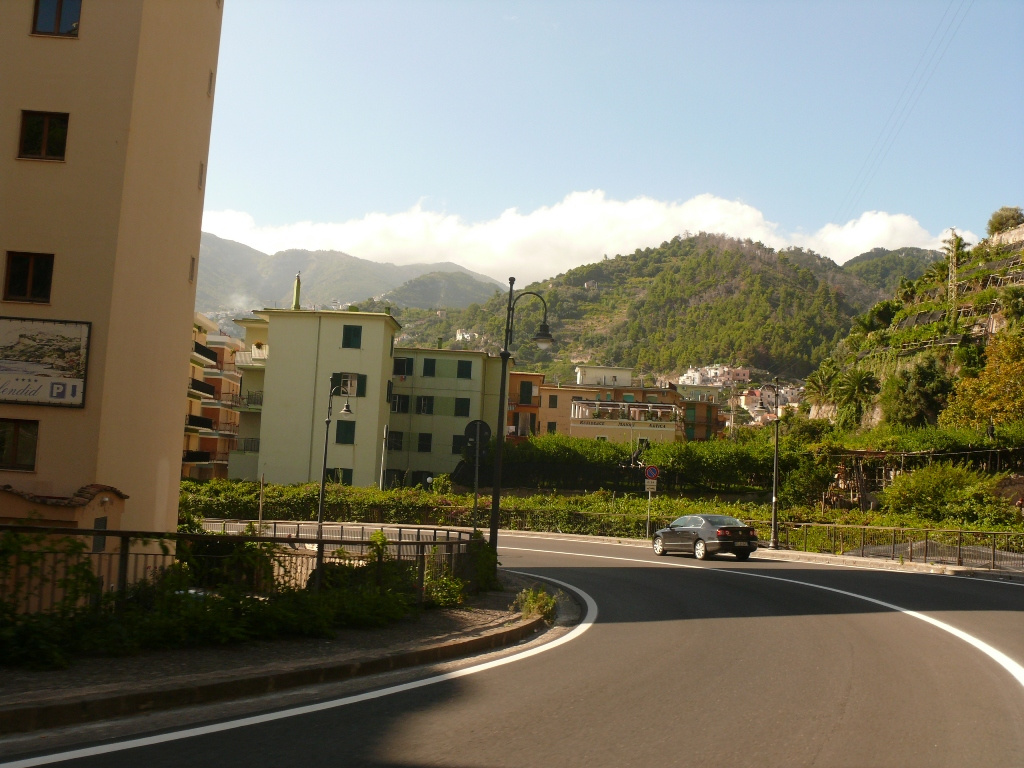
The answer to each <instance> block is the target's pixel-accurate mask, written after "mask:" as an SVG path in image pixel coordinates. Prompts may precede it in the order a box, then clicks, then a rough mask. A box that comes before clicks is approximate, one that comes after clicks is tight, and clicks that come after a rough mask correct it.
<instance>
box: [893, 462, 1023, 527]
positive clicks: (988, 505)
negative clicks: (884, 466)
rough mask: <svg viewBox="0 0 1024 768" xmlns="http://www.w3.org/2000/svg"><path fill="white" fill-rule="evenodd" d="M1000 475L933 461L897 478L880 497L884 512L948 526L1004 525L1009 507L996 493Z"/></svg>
mask: <svg viewBox="0 0 1024 768" xmlns="http://www.w3.org/2000/svg"><path fill="white" fill-rule="evenodd" d="M1000 479H1001V478H1000V476H996V475H985V474H983V473H981V472H976V471H974V470H972V469H969V468H967V467H965V466H960V465H956V464H947V463H941V462H936V463H934V464H931V465H929V466H927V467H921V468H920V469H918V470H915V471H914V472H908V473H905V474H902V475H899V476H897V477H896V478H895V479H894V480H893V483H892V485H891V486H889V487H888V488H887V489H886V490H885V491H884V492H883V493H882V495H881V501H882V509H883V511H884V512H887V513H890V514H893V515H898V516H901V517H916V518H920V519H924V520H931V521H935V522H943V523H946V524H949V525H962V524H968V525H970V524H977V523H982V524H986V525H1006V524H1009V523H1011V522H1012V521H1013V519H1014V517H1015V516H1014V511H1013V509H1012V507H1011V506H1010V504H1009V503H1008V502H1007V501H1006V500H1005V499H1003V498H1001V497H1000V496H998V495H997V494H996V491H995V488H996V484H997V483H998V482H999V480H1000Z"/></svg>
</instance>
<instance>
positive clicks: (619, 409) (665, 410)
mask: <svg viewBox="0 0 1024 768" xmlns="http://www.w3.org/2000/svg"><path fill="white" fill-rule="evenodd" d="M570 418H571V419H573V420H574V421H583V420H587V421H594V420H610V421H634V422H635V421H657V422H668V421H682V420H683V412H682V411H681V410H680V409H679V408H678V407H676V406H674V405H670V404H667V403H619V402H614V403H613V402H607V401H601V400H576V401H573V404H572V412H571V414H570Z"/></svg>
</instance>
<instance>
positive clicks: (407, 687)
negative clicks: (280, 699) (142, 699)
mask: <svg viewBox="0 0 1024 768" xmlns="http://www.w3.org/2000/svg"><path fill="white" fill-rule="evenodd" d="M514 573H522V574H523V575H524V576H531V577H533V578H535V579H540V580H541V581H549V582H551V583H553V584H557V585H558V586H560V587H564V588H565V589H568V590H571V591H572V592H575V593H576V594H577V595H579V596H580V597H581V598H582V599H583V602H584V603H585V604H586V606H587V612H586V615H584V617H583V620H582V621H581V622H580V623H579V624H578V625H577V626H576V627H575V628H573V630H572V631H571V632H569V633H568V634H565V635H563V636H562V637H560V638H558V639H557V640H552V641H551V642H550V643H545V644H544V645H539V646H537V647H536V648H531V649H530V650H528V651H521V652H520V653H517V654H514V655H512V656H505V657H503V658H500V659H494V660H493V661H488V662H484V663H483V664H476V665H474V666H472V667H466V668H465V669H457V670H455V671H454V672H445V673H444V674H443V675H435V676H434V677H427V678H424V679H422V680H414V681H412V682H409V683H402V684H401V685H393V686H390V687H388V688H381V689H379V690H376V691H367V692H366V693H360V694H357V695H355V696H346V697H344V698H341V699H333V700H331V701H321V702H319V703H317V704H307V705H305V706H302V707H293V708H291V709H283V710H281V711H279V712H270V713H267V714H263V715H254V716H252V717H243V718H240V719H238V720H228V721H226V722H223V723H214V724H212V725H203V726H199V727H197V728H187V729H185V730H181V731H173V732H170V733H161V734H158V735H156V736H145V737H143V738H139V739H130V740H128V741H121V742H116V743H113V744H101V745H99V746H95V747H85V748H83V749H74V750H71V751H68V752H57V753H54V754H51V755H42V756H40V757H29V758H25V759H24V760H15V761H13V762H9V763H0V766H3V768H30V766H36V765H50V764H52V763H61V762H64V761H66V760H77V759H78V758H82V757H94V756H96V755H106V754H110V753H111V752H122V751H124V750H128V749H136V748H138V747H147V746H151V745H153V744H163V743H166V742H168V741H177V740H179V739H190V738H193V737H195V736H205V735H207V734H211V733H219V732H221V731H230V730H234V729H235V728H246V727H248V726H250V725H260V724H261V723H269V722H273V721H274V720H284V719H286V718H289V717H298V716H300V715H309V714H312V713H314V712H323V711H325V710H328V709H335V708H337V707H344V706H348V705H349V704H358V703H360V702H363V701H370V700H372V699H379V698H382V697H384V696H390V695H391V694H394V693H402V692H404V691H411V690H415V689H416V688H423V687H425V686H428V685H434V684H435V683H442V682H445V681H446V680H455V679H457V678H460V677H466V676H467V675H473V674H476V673H477V672H483V671H485V670H488V669H493V668H494V667H500V666H503V665H505V664H511V663H512V662H514V661H521V660H522V659H526V658H529V657H530V656H536V655H537V654H539V653H544V652H545V651H550V650H551V649H552V648H557V647H558V646H560V645H564V644H565V643H568V642H570V641H572V640H575V639H576V638H577V637H579V636H580V635H582V634H583V633H584V632H586V631H587V630H588V629H590V628H591V627H592V626H593V625H594V622H595V621H596V620H597V603H596V602H595V601H594V598H592V597H591V596H590V595H588V594H587V593H586V592H584V591H583V590H582V589H580V588H579V587H574V586H573V585H572V584H567V583H566V582H564V581H558V580H557V579H552V578H548V577H547V576H538V575H536V574H532V573H524V572H523V571H514Z"/></svg>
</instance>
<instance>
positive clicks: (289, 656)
mask: <svg viewBox="0 0 1024 768" xmlns="http://www.w3.org/2000/svg"><path fill="white" fill-rule="evenodd" d="M502 581H503V583H504V585H505V590H504V591H502V592H489V593H484V594H481V595H478V596H475V597H473V598H471V599H470V600H468V601H467V603H466V605H465V606H464V607H462V608H457V609H435V610H428V611H424V612H423V613H422V614H421V615H420V616H419V617H417V618H416V619H415V620H409V621H402V622H398V623H396V624H393V625H390V626H387V627H382V628H379V629H370V630H342V631H339V632H338V634H337V636H336V637H335V638H333V639H329V640H327V639H299V640H281V641H275V642H250V643H243V644H238V645H232V646H221V647H213V648H210V647H207V648H190V649H179V650H173V651H155V652H147V653H142V654H139V655H138V656H132V657H117V658H88V659H81V660H76V662H75V663H74V664H73V665H72V666H71V667H70V668H68V669H64V670H48V671H34V670H23V669H11V668H5V669H4V670H3V674H2V675H0V736H3V735H9V734H15V733H25V732H29V731H37V730H41V729H50V728H57V727H61V726H67V725H76V724H81V723H88V722H93V721H98V720H105V719H109V718H115V717H123V716H128V715H135V714H139V713H148V712H155V711H159V710H166V709H173V708H176V707H184V706H192V705H196V704H207V703H210V702H217V701H227V700H230V699H239V698H244V697H250V696H259V695H262V694H268V693H274V692H279V691H283V690H286V689H290V688H297V687H300V686H308V685H319V684H323V683H328V682H337V681H342V680H346V679H349V678H353V677H358V676H365V675H372V674H376V673H379V672H385V671H389V670H395V669H401V668H405V667H413V666H417V665H421V664H429V663H436V662H439V661H444V660H450V659H456V658H459V657H464V656H470V655H472V654H475V653H479V652H481V651H486V650H489V649H494V648H499V647H502V646H509V645H513V644H515V643H518V642H520V641H521V640H523V639H525V638H528V637H530V636H531V635H533V634H535V633H537V632H539V631H541V630H543V629H545V624H544V621H543V619H540V618H531V619H525V620H524V619H523V618H522V617H521V616H520V615H519V614H518V613H516V612H515V611H512V610H509V604H510V603H511V602H512V601H513V599H514V598H515V595H516V593H517V592H518V591H519V590H520V589H522V588H524V587H525V586H528V585H529V584H530V583H533V581H532V580H529V579H525V578H523V577H520V576H517V575H513V574H506V573H503V574H502ZM552 591H553V590H552ZM564 599H565V600H569V601H570V602H571V598H564ZM573 613H574V611H573V609H572V608H571V607H566V608H565V609H564V610H563V608H562V607H561V606H560V611H559V615H560V619H561V618H562V616H563V614H564V615H565V616H568V617H569V620H571V618H572V615H573ZM575 613H578V611H576V612H575ZM559 623H562V621H560V622H559Z"/></svg>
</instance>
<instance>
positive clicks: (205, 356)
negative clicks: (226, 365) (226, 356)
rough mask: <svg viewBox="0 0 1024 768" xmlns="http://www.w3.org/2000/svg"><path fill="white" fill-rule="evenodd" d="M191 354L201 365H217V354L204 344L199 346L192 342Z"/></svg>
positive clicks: (196, 342) (197, 343)
mask: <svg viewBox="0 0 1024 768" xmlns="http://www.w3.org/2000/svg"><path fill="white" fill-rule="evenodd" d="M192 354H193V355H194V356H195V357H197V358H199V359H200V360H201V361H202V363H203V364H208V365H217V353H216V352H214V351H213V350H212V349H210V348H209V347H208V346H206V345H205V344H200V343H199V342H198V341H193V342H192Z"/></svg>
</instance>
